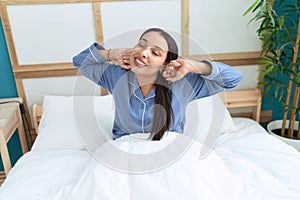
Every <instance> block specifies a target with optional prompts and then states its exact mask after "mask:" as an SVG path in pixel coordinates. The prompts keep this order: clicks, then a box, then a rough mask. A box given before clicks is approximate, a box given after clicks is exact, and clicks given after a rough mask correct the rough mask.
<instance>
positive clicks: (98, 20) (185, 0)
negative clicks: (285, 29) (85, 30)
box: [0, 0, 271, 146]
mask: <svg viewBox="0 0 300 200" xmlns="http://www.w3.org/2000/svg"><path fill="white" fill-rule="evenodd" d="M129 1H136V0H52V1H49V0H0V16H1V19H2V24H3V28H4V34H5V39H6V43H7V47H8V51H9V56H10V60H11V65H12V69H13V73H14V78H15V82H16V87H17V92H18V96H19V97H21V98H23V102H24V106H25V108H26V109H27V110H29V109H28V104H27V99H26V91H25V89H24V85H23V80H24V79H27V78H43V77H62V76H76V75H78V73H79V72H78V71H77V69H76V68H74V66H73V64H72V63H71V62H67V63H47V64H45V63H37V64H20V63H19V58H18V55H17V52H16V47H15V43H14V38H13V33H12V27H11V24H10V20H9V16H8V10H7V7H8V6H11V5H34V4H35V5H42V4H68V3H91V4H92V10H91V12H92V14H93V15H92V16H93V18H94V27H95V35H96V40H97V42H99V43H103V27H102V16H101V15H102V14H101V3H102V2H129ZM189 16H190V1H189V0H181V35H182V38H181V39H182V44H181V46H182V47H181V52H182V56H184V57H186V58H189V59H195V60H202V59H211V60H214V61H220V62H223V63H226V64H228V65H231V66H247V65H248V66H249V65H257V63H256V61H257V60H258V59H259V58H260V52H259V51H255V52H230V53H220V54H210V55H209V58H207V55H190V54H189V41H188V37H189V35H190V34H189V33H190V24H189V22H190V19H189ZM101 93H102V94H107V91H105V90H103V89H102V91H101ZM225 104H226V106H227V107H228V108H231V107H245V106H247V107H248V106H250V107H254V109H253V110H254V111H253V112H252V113H249V112H248V113H240V114H238V115H239V116H245V117H251V118H253V119H255V120H256V121H268V120H270V117H271V113H270V112H265V111H263V112H262V113H260V108H261V96H260V91H259V90H258V89H253V90H246V91H241V93H240V92H237V91H234V92H227V93H226V98H225ZM41 115H42V108H41V105H34V106H33V118H31V117H30V116H29V113H28V112H27V113H26V116H27V118H28V119H29V123H30V124H33V125H34V127H30V128H29V130H28V132H30V138H33V140H32V141H31V144H29V146H32V144H33V142H34V138H35V137H36V134H35V131H34V129H35V130H38V123H39V120H40V117H41ZM232 115H233V116H237V114H232ZM262 115H263V116H264V117H263V119H261V118H260V116H262ZM31 119H33V123H31ZM266 119H267V120H266Z"/></svg>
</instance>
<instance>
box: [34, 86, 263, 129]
mask: <svg viewBox="0 0 300 200" xmlns="http://www.w3.org/2000/svg"><path fill="white" fill-rule="evenodd" d="M224 97H225V99H224V104H225V106H226V107H227V108H241V107H251V108H252V112H250V113H249V112H247V113H231V116H232V117H247V118H252V119H254V120H255V121H257V122H260V112H261V99H262V98H261V92H260V90H259V89H258V88H255V89H251V90H241V91H227V92H225V95H224ZM42 114H43V113H42V105H41V104H34V105H33V123H34V128H35V130H36V134H38V126H39V123H40V121H41V117H42Z"/></svg>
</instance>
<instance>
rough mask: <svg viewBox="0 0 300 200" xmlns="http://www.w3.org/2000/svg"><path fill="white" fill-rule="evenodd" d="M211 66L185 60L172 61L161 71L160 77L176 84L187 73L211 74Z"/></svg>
mask: <svg viewBox="0 0 300 200" xmlns="http://www.w3.org/2000/svg"><path fill="white" fill-rule="evenodd" d="M211 69H212V68H211V66H210V65H209V64H207V63H204V62H197V61H194V60H189V59H185V58H181V57H180V58H178V59H177V60H172V61H171V62H170V63H169V64H167V65H166V67H165V68H164V69H163V72H162V75H163V77H165V79H166V80H167V81H171V82H176V81H178V80H180V79H182V78H183V77H184V76H185V75H186V74H187V73H190V72H192V73H196V74H202V75H208V74H210V73H211Z"/></svg>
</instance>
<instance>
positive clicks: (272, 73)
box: [244, 0, 300, 150]
mask: <svg viewBox="0 0 300 200" xmlns="http://www.w3.org/2000/svg"><path fill="white" fill-rule="evenodd" d="M299 4H300V0H255V2H254V3H253V4H252V5H251V6H250V7H249V8H248V9H247V10H246V11H245V13H244V15H247V14H249V13H252V14H253V17H252V19H251V21H250V22H253V21H254V22H256V23H258V24H259V28H258V30H257V34H258V37H259V39H260V40H261V42H262V49H261V59H260V60H258V64H259V65H260V67H259V70H260V77H259V80H260V84H262V85H263V86H264V94H267V95H272V96H273V97H274V98H275V99H277V100H278V101H279V102H280V103H281V105H282V106H283V108H284V109H283V110H284V112H283V115H282V120H277V121H273V122H270V123H269V124H268V130H269V132H270V131H272V130H271V129H272V128H275V129H278V125H279V126H280V128H279V130H274V131H272V132H273V133H274V132H275V135H276V136H280V137H281V138H282V139H283V140H284V141H286V142H287V143H289V144H292V145H294V146H295V147H296V148H297V149H299V150H300V145H299V144H300V129H299V122H298V121H296V119H298V118H299V113H300V111H299V110H300V109H299V95H300V77H299V76H300V64H299V63H300V56H299V39H300V14H299V13H300V9H299Z"/></svg>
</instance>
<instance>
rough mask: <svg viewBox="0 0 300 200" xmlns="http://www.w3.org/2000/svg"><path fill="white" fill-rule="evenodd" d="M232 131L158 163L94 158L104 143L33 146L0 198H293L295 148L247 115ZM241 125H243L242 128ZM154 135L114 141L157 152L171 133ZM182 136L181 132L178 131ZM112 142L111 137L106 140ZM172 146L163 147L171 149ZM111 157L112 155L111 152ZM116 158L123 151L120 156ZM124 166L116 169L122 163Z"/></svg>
mask: <svg viewBox="0 0 300 200" xmlns="http://www.w3.org/2000/svg"><path fill="white" fill-rule="evenodd" d="M236 124H237V126H238V128H239V131H238V132H235V133H233V134H224V135H222V136H221V137H220V138H219V140H218V142H217V144H216V145H215V146H214V148H213V149H212V151H210V153H209V154H207V155H206V156H205V157H201V158H199V155H200V154H199V153H200V151H201V148H203V145H202V144H200V143H199V142H196V141H194V142H193V143H192V144H191V145H190V146H189V148H187V149H186V151H185V152H184V153H183V154H182V155H181V156H179V157H178V159H175V160H173V162H171V163H168V164H166V165H160V166H162V167H161V168H158V167H157V163H163V162H164V159H165V157H164V155H162V157H161V159H159V158H158V159H156V160H153V162H148V161H149V160H147V162H144V161H143V159H141V160H140V163H138V164H139V166H143V167H144V168H142V169H155V170H148V171H146V170H144V171H142V170H140V171H138V170H139V169H140V168H136V165H137V163H136V161H135V162H134V163H132V160H130V158H124V159H123V160H121V161H120V163H123V164H127V166H128V171H130V173H127V172H126V170H124V169H126V165H124V166H125V168H124V166H122V167H121V168H120V169H118V168H116V167H113V165H108V164H107V163H103V162H101V159H100V160H99V155H100V154H101V155H107V157H105V159H109V158H110V156H113V155H114V154H113V153H112V154H109V153H108V151H110V148H105V145H104V146H102V147H101V149H98V151H97V153H98V154H97V153H96V154H94V155H97V156H96V157H95V156H92V155H91V154H90V153H88V152H86V151H80V150H60V151H32V152H29V153H27V154H25V155H24V156H23V157H22V158H21V159H20V160H19V161H18V162H17V164H16V165H15V166H14V168H13V169H12V170H11V172H10V173H9V176H8V178H7V179H6V181H5V182H4V184H3V185H2V186H1V188H0V199H1V200H18V199H28V200H34V199H37V200H43V199H59V200H66V199H80V200H82V199H83V200H86V199H87V200H93V199H101V200H102V199H105V200H106V199H109V200H110V199H118V200H119V199H122V200H127V199H130V200H132V199H133V200H135V199H138V200H139V199H149V200H150V199H151V200H153V199H155V200H156V199H158V200H164V199H171V200H173V199H178V200H182V199H192V200H194V199H205V200H214V199H216V200H221V199H225V200H234V199H238V200H247V199H251V200H253V199H255V200H259V199H263V200H266V199H267V200H273V199H274V200H275V199H278V200H285V199H291V200H299V199H300V190H299V189H298V187H299V185H300V170H299V168H300V154H299V153H298V152H297V151H296V150H295V149H293V148H292V147H290V146H288V145H286V144H284V143H282V142H281V141H279V140H278V139H276V138H274V137H272V136H270V135H268V134H266V132H265V131H264V130H262V128H261V127H259V126H257V125H256V124H255V123H253V122H252V121H250V120H249V121H248V120H246V121H245V120H243V121H241V122H240V123H236ZM245 127H246V128H245ZM175 136H176V135H175V134H174V133H170V134H169V135H168V137H167V138H168V139H165V140H163V141H160V143H152V144H151V145H150V144H149V143H151V142H145V141H139V142H134V143H133V142H131V143H130V142H128V141H127V142H126V141H118V140H117V141H113V142H110V144H112V145H114V147H118V148H120V149H122V150H123V151H128V152H131V153H141V154H142V153H145V152H147V155H148V154H149V153H151V152H158V151H159V148H162V146H163V145H167V144H168V143H169V142H170V141H172V140H173V139H174V138H175ZM180 138H181V139H180V140H178V141H181V140H185V139H186V138H185V136H180ZM108 146H109V147H112V146H111V145H108ZM173 152H176V149H174V151H172V150H171V151H169V153H170V155H172V153H173ZM113 158H115V157H112V160H114V159H113ZM121 159H122V158H121ZM122 169H123V170H122Z"/></svg>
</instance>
